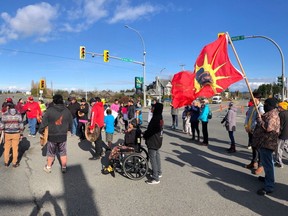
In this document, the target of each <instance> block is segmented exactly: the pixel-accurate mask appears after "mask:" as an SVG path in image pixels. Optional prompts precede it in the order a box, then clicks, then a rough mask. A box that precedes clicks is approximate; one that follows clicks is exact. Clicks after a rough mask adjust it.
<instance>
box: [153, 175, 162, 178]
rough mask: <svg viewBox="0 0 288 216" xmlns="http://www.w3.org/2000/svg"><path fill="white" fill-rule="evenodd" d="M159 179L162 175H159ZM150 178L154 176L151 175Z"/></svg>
mask: <svg viewBox="0 0 288 216" xmlns="http://www.w3.org/2000/svg"><path fill="white" fill-rule="evenodd" d="M158 177H159V178H162V175H159V176H158ZM150 178H153V175H152V174H150Z"/></svg>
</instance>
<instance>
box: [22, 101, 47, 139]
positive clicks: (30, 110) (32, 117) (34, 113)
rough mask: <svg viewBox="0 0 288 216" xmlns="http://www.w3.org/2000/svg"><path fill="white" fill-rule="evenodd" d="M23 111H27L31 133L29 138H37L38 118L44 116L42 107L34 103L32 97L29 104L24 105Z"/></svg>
mask: <svg viewBox="0 0 288 216" xmlns="http://www.w3.org/2000/svg"><path fill="white" fill-rule="evenodd" d="M23 109H24V110H25V111H26V115H27V119H28V125H29V130H30V133H29V134H28V136H32V137H35V135H36V125H37V117H38V118H39V116H42V112H41V109H40V106H39V104H38V103H37V102H35V101H34V98H33V97H32V96H29V97H28V101H27V103H26V104H25V105H24V107H23Z"/></svg>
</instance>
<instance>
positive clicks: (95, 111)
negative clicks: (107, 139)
mask: <svg viewBox="0 0 288 216" xmlns="http://www.w3.org/2000/svg"><path fill="white" fill-rule="evenodd" d="M90 104H91V106H92V109H91V117H90V121H91V123H90V126H89V130H90V133H93V131H94V129H95V127H96V125H97V127H99V128H100V134H99V136H98V138H97V140H96V141H95V152H94V155H93V156H92V157H90V158H89V160H98V159H100V158H101V156H104V154H103V150H102V146H103V140H102V134H101V131H102V128H103V127H104V104H103V102H102V101H101V99H100V98H99V97H95V98H91V99H90Z"/></svg>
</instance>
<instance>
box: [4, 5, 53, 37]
mask: <svg viewBox="0 0 288 216" xmlns="http://www.w3.org/2000/svg"><path fill="white" fill-rule="evenodd" d="M56 17H57V7H52V6H51V5H50V4H48V3H45V2H42V3H39V4H35V5H28V6H26V7H23V8H20V9H18V10H17V12H16V15H15V17H11V16H10V15H9V14H8V13H6V12H3V13H2V14H1V18H2V19H3V20H4V24H3V25H2V26H1V27H0V41H2V42H5V41H7V40H16V39H18V38H22V37H30V36H34V37H36V38H38V37H40V38H42V39H41V40H43V38H44V37H46V36H47V35H49V34H50V33H51V32H52V31H53V27H54V26H53V22H52V21H53V20H54V19H55V18H56Z"/></svg>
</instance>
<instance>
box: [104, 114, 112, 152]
mask: <svg viewBox="0 0 288 216" xmlns="http://www.w3.org/2000/svg"><path fill="white" fill-rule="evenodd" d="M106 114H107V115H106V116H105V117H104V126H105V134H106V142H107V145H108V149H109V150H111V148H112V141H113V134H114V117H113V115H112V111H111V109H107V110H106Z"/></svg>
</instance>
